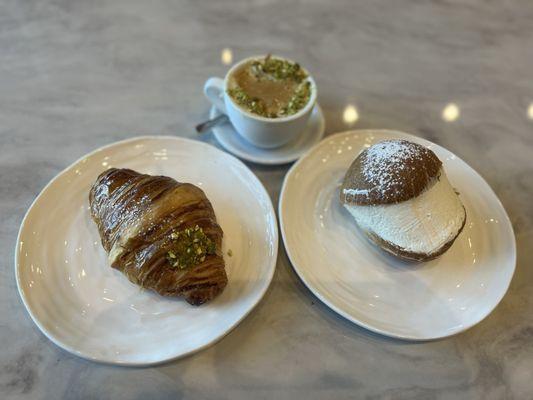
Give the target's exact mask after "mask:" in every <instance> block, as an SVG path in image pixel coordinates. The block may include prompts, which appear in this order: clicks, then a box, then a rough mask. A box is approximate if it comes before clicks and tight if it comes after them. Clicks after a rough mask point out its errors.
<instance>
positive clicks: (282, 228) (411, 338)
mask: <svg viewBox="0 0 533 400" xmlns="http://www.w3.org/2000/svg"><path fill="white" fill-rule="evenodd" d="M376 132H377V133H385V134H386V133H395V134H398V133H399V134H401V135H404V136H405V137H407V138H414V139H416V140H422V141H425V142H427V143H429V144H431V145H435V146H439V147H442V148H443V149H445V150H446V151H448V152H449V153H451V154H453V155H454V156H455V157H456V158H457V159H459V160H460V161H462V162H463V163H465V164H466V165H467V166H468V167H469V168H470V169H471V170H472V171H473V172H474V174H476V175H478V177H479V178H480V179H481V180H482V181H483V183H485V184H486V185H487V187H488V188H489V190H490V191H491V193H492V194H493V196H494V198H495V199H496V202H497V205H498V206H499V207H501V209H502V210H503V214H504V215H505V223H506V224H505V225H506V227H507V228H508V229H507V230H508V231H509V234H510V236H511V239H512V240H511V242H512V263H511V265H512V271H510V274H509V279H508V281H507V284H506V285H505V290H502V292H501V293H500V294H499V298H497V300H496V302H495V303H494V306H493V307H492V308H491V309H490V310H488V311H487V313H486V314H484V315H482V316H481V318H479V319H477V320H474V321H473V322H471V323H469V324H467V325H464V326H462V327H461V328H458V329H455V330H452V331H450V332H448V333H445V334H442V335H434V336H431V337H420V336H414V335H408V334H398V333H394V332H391V331H387V330H384V329H380V328H376V327H374V326H372V324H370V323H366V322H364V321H361V320H359V319H357V318H355V317H354V316H352V315H350V314H349V313H347V312H346V311H344V310H342V309H341V308H339V307H337V306H335V305H334V304H332V303H331V302H330V301H329V300H328V299H327V298H326V297H325V296H323V295H322V294H321V293H320V291H319V290H317V289H316V288H314V287H313V285H312V284H311V283H310V282H308V281H307V280H306V279H305V278H304V276H303V274H302V273H301V272H300V271H299V267H297V263H296V262H295V261H294V260H295V257H294V256H293V255H292V254H291V250H290V248H289V246H288V245H287V239H286V233H285V221H284V220H283V213H282V208H283V202H284V198H285V196H286V189H287V185H288V181H289V179H290V178H291V176H292V175H293V174H294V173H295V171H296V170H297V168H298V166H299V164H300V163H303V161H304V160H305V159H307V158H308V157H310V155H311V154H312V153H313V152H314V151H315V150H316V149H317V148H318V147H319V146H321V145H322V144H323V143H324V142H326V141H327V140H331V139H332V138H334V137H340V136H345V135H355V134H360V135H368V134H370V133H376ZM278 220H279V227H280V231H281V237H282V240H283V247H284V248H285V252H286V253H287V256H288V258H289V261H290V263H291V266H292V268H293V270H294V271H295V272H296V275H298V277H299V278H300V280H301V281H302V282H303V283H304V285H305V286H306V287H307V289H308V290H309V291H310V292H311V293H312V294H313V295H314V296H316V297H317V298H318V299H319V300H320V301H321V302H322V303H324V304H325V305H326V306H327V307H329V308H330V309H331V310H332V311H334V312H336V313H337V314H339V315H340V316H342V317H343V318H345V319H347V320H348V321H350V322H352V323H354V324H356V325H357V326H359V327H362V328H364V329H366V330H368V331H371V332H374V333H378V334H380V335H383V336H386V337H390V338H394V339H400V340H406V341H412V342H428V341H434V340H439V339H444V338H447V337H450V336H454V335H457V334H459V333H461V332H464V331H466V330H468V329H470V328H472V327H474V326H475V325H477V324H479V323H480V322H481V321H483V320H484V319H485V318H487V317H488V316H489V315H490V314H491V313H492V312H493V311H494V310H495V309H496V307H497V306H498V305H499V304H500V302H501V301H502V299H503V298H504V296H505V295H506V294H507V292H508V291H509V287H510V285H511V281H512V280H513V276H514V273H515V271H516V260H517V255H516V236H515V233H514V229H513V224H512V223H511V220H510V219H509V215H508V214H507V211H506V210H505V207H504V206H503V204H502V202H501V200H500V198H499V197H498V196H497V195H496V193H495V192H494V190H493V189H492V187H491V186H490V185H489V184H488V182H487V181H486V180H485V178H484V177H483V176H482V175H481V174H480V173H479V172H477V171H476V170H475V169H474V168H472V167H471V166H470V165H469V164H468V163H467V162H466V161H464V160H463V159H462V158H461V157H459V156H457V155H456V154H455V153H453V152H452V151H450V150H448V149H447V148H445V147H444V146H441V145H439V144H437V143H434V142H432V141H430V140H428V139H426V138H423V137H420V136H416V135H413V134H410V133H406V132H403V131H400V130H394V129H353V130H347V131H341V132H336V133H334V134H332V135H328V136H326V137H325V138H324V139H322V140H321V141H320V142H318V143H317V144H316V145H314V146H313V147H312V148H311V149H309V151H308V152H306V154H304V155H303V156H302V157H300V159H299V160H298V161H297V162H295V163H294V165H292V166H291V168H290V169H289V171H288V172H287V174H286V175H285V177H284V179H283V184H282V186H281V191H280V194H279V200H278Z"/></svg>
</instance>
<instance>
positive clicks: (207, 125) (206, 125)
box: [196, 114, 228, 133]
mask: <svg viewBox="0 0 533 400" xmlns="http://www.w3.org/2000/svg"><path fill="white" fill-rule="evenodd" d="M226 121H228V116H227V115H226V114H220V115H219V116H218V117H215V118H213V119H210V120H208V121H205V122H202V123H201V124H198V125H196V132H198V133H204V132H206V131H208V130H210V129H211V128H213V127H214V126H216V125H219V124H222V123H224V122H226Z"/></svg>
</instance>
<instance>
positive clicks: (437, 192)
mask: <svg viewBox="0 0 533 400" xmlns="http://www.w3.org/2000/svg"><path fill="white" fill-rule="evenodd" d="M340 200H341V203H342V204H343V205H344V207H346V209H347V210H348V211H349V212H350V214H351V215H352V216H353V217H354V218H355V221H356V222H357V225H358V226H359V227H360V228H361V229H362V230H363V231H364V232H365V234H366V235H367V236H368V237H369V238H370V240H372V241H373V242H374V243H375V244H376V245H378V246H380V247H381V248H382V249H383V250H385V251H388V252H389V253H392V254H394V255H395V256H397V257H400V258H402V259H406V260H414V261H427V260H431V259H434V258H436V257H438V256H440V255H441V254H443V253H444V252H445V251H446V250H448V249H449V248H450V247H451V245H452V244H453V242H454V240H455V239H456V238H457V236H458V235H459V234H460V233H461V231H462V229H463V227H464V225H465V221H466V211H465V208H464V206H463V204H462V203H461V200H460V199H459V196H458V194H457V193H456V192H455V190H454V189H453V187H452V186H451V184H450V182H449V181H448V178H447V177H446V173H445V172H444V169H443V167H442V163H441V161H440V160H439V159H438V158H437V156H436V155H435V153H433V152H432V151H431V150H430V149H428V148H426V147H424V146H421V145H419V144H417V143H413V142H409V141H407V140H386V141H382V142H379V143H376V144H374V145H373V146H371V147H369V148H368V149H365V150H364V151H362V152H361V153H360V154H359V156H358V157H357V158H356V159H355V160H354V162H353V163H352V165H351V166H350V168H349V169H348V171H347V172H346V175H345V177H344V182H343V184H342V187H341V192H340Z"/></svg>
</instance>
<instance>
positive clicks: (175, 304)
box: [15, 137, 278, 365]
mask: <svg viewBox="0 0 533 400" xmlns="http://www.w3.org/2000/svg"><path fill="white" fill-rule="evenodd" d="M110 167H126V168H131V169H134V170H137V171H139V172H143V173H148V174H159V175H167V176H170V177H173V178H175V179H177V180H179V181H184V182H191V183H193V184H195V185H198V186H200V187H201V188H202V189H203V190H204V191H205V192H206V194H207V196H208V198H209V199H210V200H211V202H212V204H213V207H214V209H215V212H216V215H217V219H218V222H219V224H220V225H221V227H222V229H223V230H224V240H223V250H224V254H226V252H227V250H228V249H231V250H232V257H229V256H227V255H226V256H225V261H226V270H227V274H228V280H229V282H228V286H227V287H226V288H225V290H224V291H223V293H222V294H221V295H220V296H218V297H217V298H216V299H215V300H213V301H212V302H210V303H208V304H205V305H203V306H200V307H194V306H191V305H189V304H188V303H186V302H185V301H184V300H181V299H171V298H165V297H161V296H159V295H157V294H155V293H153V292H151V291H143V290H141V289H140V288H139V287H138V286H135V285H134V284H132V283H130V282H129V281H128V279H127V278H126V277H125V276H123V275H122V274H121V273H120V272H118V271H116V270H113V269H111V268H110V267H109V266H108V263H107V260H106V254H105V252H104V250H103V248H102V246H101V244H100V238H99V235H98V231H97V229H96V225H95V224H94V222H93V221H92V220H91V217H90V214H89V210H88V206H89V204H88V193H89V189H90V187H91V185H92V184H93V182H94V180H95V179H96V177H97V176H98V174H100V173H101V172H102V171H103V170H105V169H106V168H110ZM277 251H278V231H277V223H276V216H275V213H274V210H273V208H272V203H271V201H270V197H269V195H268V193H267V192H266V190H265V188H264V187H263V186H262V184H261V183H260V182H259V180H258V179H257V178H256V177H255V175H254V174H253V173H252V172H251V171H250V170H249V169H248V168H247V167H246V166H245V165H244V164H243V163H241V162H240V161H239V160H237V159H236V158H234V157H233V156H231V155H228V154H226V153H224V152H222V151H220V150H218V149H216V148H214V147H212V146H210V145H207V144H204V143H201V142H197V141H192V140H187V139H182V138H175V137H139V138H134V139H130V140H126V141H122V142H118V143H114V144H111V145H109V146H106V147H103V148H101V149H98V150H96V151H94V152H92V153H90V154H89V155H87V156H85V157H83V158H82V159H80V160H78V161H76V162H75V163H74V164H72V165H71V166H70V167H68V168H67V169H65V170H64V171H63V172H61V173H60V174H59V175H58V176H57V177H55V178H54V179H53V180H52V181H51V182H50V183H49V184H48V185H47V186H46V187H45V188H44V189H43V191H42V192H41V193H40V194H39V196H37V198H36V199H35V201H34V202H33V204H32V205H31V207H30V209H29V210H28V212H27V214H26V216H25V217H24V220H23V222H22V225H21V228H20V231H19V236H18V240H17V249H16V252H15V267H16V277H17V284H18V288H19V292H20V295H21V297H22V300H23V302H24V304H25V306H26V308H27V310H28V312H29V314H30V315H31V317H32V319H33V320H34V322H35V323H36V324H37V326H38V327H39V328H40V329H41V331H42V332H43V333H44V334H45V335H46V336H47V337H48V338H49V339H50V340H52V341H53V342H54V343H56V344H57V345H58V346H60V347H62V348H63V349H65V350H67V351H69V352H71V353H74V354H76V355H78V356H80V357H83V358H87V359H90V360H94V361H100V362H106V363H113V364H122V365H149V364H155V363H160V362H163V361H167V360H170V359H174V358H177V357H181V356H184V355H187V354H190V353H192V352H195V351H197V350H200V349H202V348H205V347H206V346H208V345H210V344H212V343H214V342H216V341H217V340H218V339H220V338H222V337H223V336H224V335H225V334H226V333H228V332H229V331H230V330H231V329H232V328H233V327H235V326H236V325H237V324H238V323H239V322H240V321H241V320H242V319H243V318H244V317H245V316H246V315H247V314H248V313H249V312H250V311H251V310H252V308H253V307H254V306H255V305H256V304H257V303H258V302H259V301H260V300H261V298H262V297H263V295H264V293H265V291H266V290H267V288H268V286H269V284H270V282H271V280H272V277H273V274H274V269H275V265H276V257H277Z"/></svg>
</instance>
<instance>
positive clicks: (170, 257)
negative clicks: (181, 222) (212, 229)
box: [166, 225, 216, 269]
mask: <svg viewBox="0 0 533 400" xmlns="http://www.w3.org/2000/svg"><path fill="white" fill-rule="evenodd" d="M170 241H171V249H170V250H169V251H168V252H167V255H166V258H167V261H168V262H169V264H170V265H171V266H172V267H173V268H179V269H185V268H188V267H191V266H193V265H197V264H200V263H201V262H204V261H205V257H206V256H207V255H209V254H215V252H216V246H215V243H214V242H213V241H212V240H211V239H209V237H207V235H206V234H205V233H204V231H203V229H202V228H200V227H199V226H198V225H196V226H195V227H194V228H186V229H184V230H182V231H178V232H172V233H171V234H170Z"/></svg>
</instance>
